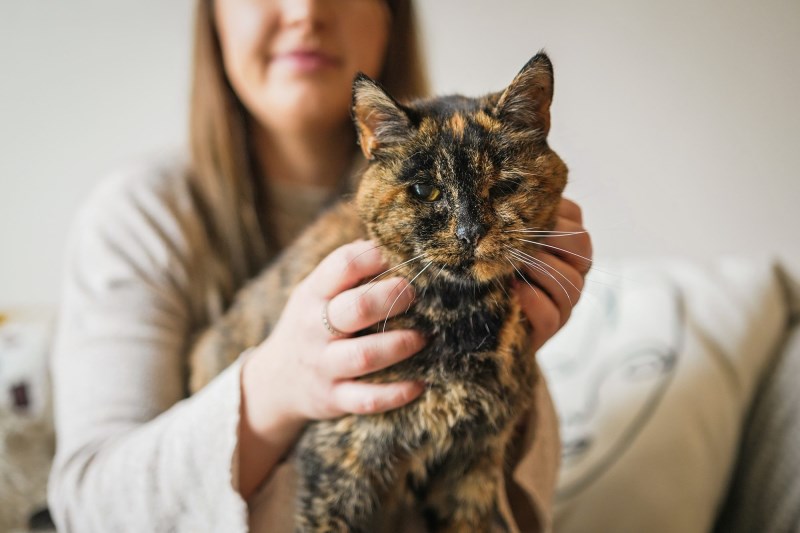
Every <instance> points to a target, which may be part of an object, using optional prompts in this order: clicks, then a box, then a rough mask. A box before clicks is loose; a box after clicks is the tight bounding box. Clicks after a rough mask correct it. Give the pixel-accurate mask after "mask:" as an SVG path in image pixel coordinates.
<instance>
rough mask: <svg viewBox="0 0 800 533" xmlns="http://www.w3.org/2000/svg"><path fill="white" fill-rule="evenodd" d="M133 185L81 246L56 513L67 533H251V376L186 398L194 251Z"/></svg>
mask: <svg viewBox="0 0 800 533" xmlns="http://www.w3.org/2000/svg"><path fill="white" fill-rule="evenodd" d="M130 181H131V180H126V181H124V183H123V182H120V180H112V182H111V183H110V184H106V185H104V186H103V187H102V188H101V190H100V191H99V192H97V193H95V195H94V196H93V197H92V199H91V200H90V201H89V202H88V203H87V204H86V205H85V206H84V208H83V210H82V211H81V213H80V215H79V217H78V219H77V222H76V224H75V225H74V227H73V231H72V237H71V240H70V243H69V245H68V253H67V266H66V273H65V278H64V292H63V294H62V303H61V310H60V314H59V325H58V332H57V337H56V342H55V347H54V352H53V356H52V364H51V370H52V378H53V387H54V405H55V419H56V435H57V451H56V458H55V462H54V465H53V469H52V472H51V475H50V484H49V495H48V497H49V504H50V509H51V513H52V515H53V518H54V520H55V522H56V524H57V526H58V529H59V531H64V532H70V531H78V532H81V533H91V532H108V531H120V532H125V531H131V532H141V531H154V532H158V531H192V532H202V531H226V532H234V533H235V532H239V531H247V519H248V515H247V506H246V504H245V502H244V501H243V500H242V498H241V497H240V495H239V493H238V491H237V479H236V476H235V474H236V472H237V469H238V467H237V465H236V461H237V450H236V448H237V429H238V422H239V418H238V417H239V401H240V396H241V390H240V367H241V364H240V362H237V363H235V364H233V365H232V366H231V367H229V368H228V369H227V370H226V371H224V372H223V373H222V374H220V375H219V376H218V377H217V378H216V379H215V380H214V381H213V382H212V383H210V384H209V386H208V387H206V388H205V389H204V390H203V391H201V392H200V393H199V394H197V395H195V396H192V397H191V398H188V399H184V384H185V368H184V367H185V350H186V349H187V339H188V338H189V331H190V328H191V319H190V314H191V313H190V310H189V307H190V306H189V303H188V300H189V296H188V292H189V291H190V288H189V286H188V285H187V283H188V281H187V280H189V279H190V278H191V275H190V271H189V269H188V268H189V267H188V266H187V261H186V257H185V255H186V254H185V253H184V252H185V248H186V246H187V245H186V243H185V242H183V241H182V238H181V223H180V220H178V219H176V217H175V216H174V214H173V213H172V212H171V211H170V207H169V205H167V204H168V202H167V203H166V204H165V202H164V201H163V198H160V197H159V195H158V194H156V193H153V192H152V191H151V192H145V193H141V194H140V193H138V192H137V193H135V194H134V193H132V191H133V190H135V191H139V190H140V189H142V187H141V186H138V185H135V186H134V187H133V188H131V187H130V186H129V185H130ZM144 189H146V187H144ZM178 218H179V217H178Z"/></svg>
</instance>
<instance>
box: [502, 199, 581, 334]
mask: <svg viewBox="0 0 800 533" xmlns="http://www.w3.org/2000/svg"><path fill="white" fill-rule="evenodd" d="M553 230H554V232H559V233H561V234H560V235H551V236H548V237H545V238H542V239H541V240H540V241H539V244H533V245H532V246H530V247H529V248H528V250H529V255H528V256H527V257H525V258H524V259H525V260H524V262H525V263H527V264H526V265H525V270H526V276H527V278H528V281H529V282H530V286H529V285H528V284H526V283H525V282H519V283H517V284H516V285H517V287H516V289H517V291H518V295H519V298H520V304H521V305H522V310H523V312H524V313H525V315H526V316H527V317H528V320H529V321H530V323H531V325H532V326H533V343H534V345H535V347H536V348H537V349H538V348H539V347H541V346H542V344H544V343H545V342H546V341H547V340H548V339H549V338H550V337H552V336H553V335H554V334H555V333H556V332H557V331H558V330H559V329H560V328H561V326H563V325H564V323H566V321H567V319H568V318H569V316H570V314H571V313H572V308H573V307H574V306H575V304H576V303H577V302H578V299H579V298H580V295H581V291H582V290H583V285H584V276H585V275H586V273H587V272H588V271H589V269H590V268H591V264H592V241H591V238H590V237H589V234H588V233H587V232H586V230H585V229H584V227H583V214H582V213H581V208H580V207H579V206H578V204H576V203H575V202H573V201H571V200H568V199H566V198H564V199H562V200H561V203H560V204H559V207H558V218H557V219H556V226H555V228H553ZM519 259H520V261H522V258H519Z"/></svg>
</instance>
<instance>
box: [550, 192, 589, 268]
mask: <svg viewBox="0 0 800 533" xmlns="http://www.w3.org/2000/svg"><path fill="white" fill-rule="evenodd" d="M553 229H554V231H558V232H563V233H566V235H560V236H551V237H545V238H543V239H542V240H541V243H542V244H541V245H539V246H537V248H540V249H541V250H542V251H546V252H548V253H551V254H552V255H555V256H557V257H560V258H561V259H563V260H564V261H566V262H567V263H569V264H570V265H572V266H573V267H574V268H575V269H576V270H577V271H578V272H580V273H581V274H582V275H586V273H587V272H589V269H590V268H591V266H592V253H593V252H592V239H591V237H590V236H589V233H588V232H587V231H586V229H585V228H584V227H583V221H582V215H581V211H580V208H579V207H578V206H577V205H576V204H575V203H574V202H571V201H569V200H566V199H564V200H562V201H561V205H560V206H559V216H558V219H557V220H556V227H555V228H553Z"/></svg>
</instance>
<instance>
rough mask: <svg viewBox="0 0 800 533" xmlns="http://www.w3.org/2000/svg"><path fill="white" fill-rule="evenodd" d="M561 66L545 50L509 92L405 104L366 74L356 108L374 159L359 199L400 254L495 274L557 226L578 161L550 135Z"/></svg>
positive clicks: (454, 275) (435, 269)
mask: <svg viewBox="0 0 800 533" xmlns="http://www.w3.org/2000/svg"><path fill="white" fill-rule="evenodd" d="M552 98H553V68H552V65H551V63H550V60H549V59H548V57H547V56H546V55H545V54H543V53H539V54H537V55H536V56H535V57H533V58H532V59H531V60H530V61H528V63H527V64H526V65H525V66H524V67H523V68H522V70H521V71H520V72H519V74H517V76H516V77H515V78H514V80H513V81H512V82H511V84H510V85H509V86H508V87H507V88H506V89H505V90H504V91H501V92H499V93H494V94H490V95H488V96H485V97H481V98H466V97H463V96H447V97H441V98H431V99H425V100H417V101H413V102H410V103H407V104H401V103H399V102H397V101H396V100H394V99H393V98H392V97H391V96H390V95H389V94H387V93H386V91H385V90H384V89H382V88H381V87H380V86H379V85H378V84H377V83H376V82H374V81H373V80H371V79H369V78H368V77H367V76H364V75H359V76H357V77H356V80H355V82H354V84H353V119H354V121H355V124H356V128H357V129H358V134H359V142H360V145H361V149H362V151H363V152H364V155H365V156H366V158H367V159H368V161H369V165H368V167H367V169H366V171H365V172H364V175H363V176H362V178H361V184H360V186H359V189H358V194H357V199H356V203H357V205H358V209H359V213H360V215H361V217H362V218H363V220H364V221H365V223H366V225H367V229H368V232H369V234H370V237H371V238H372V239H374V240H375V241H377V242H378V244H380V245H382V246H383V247H384V250H385V254H386V255H387V256H389V258H390V259H391V260H392V261H393V262H398V263H399V262H402V261H406V260H411V259H412V258H416V259H414V260H413V261H411V262H410V263H409V264H412V265H414V267H415V270H417V271H419V270H420V269H421V268H422V267H424V266H426V265H429V267H428V269H427V270H428V271H429V272H430V273H433V274H435V275H439V276H442V277H443V278H444V279H450V280H453V281H462V282H467V283H470V282H472V283H475V282H477V283H481V284H482V283H486V282H489V281H491V280H493V279H497V278H501V277H504V276H507V275H509V274H511V273H513V272H514V266H513V265H512V263H515V264H519V261H518V260H517V259H515V257H514V256H515V252H512V251H511V250H512V249H514V248H516V249H517V250H520V249H521V250H523V251H524V250H526V249H527V250H528V251H530V246H528V245H527V244H526V243H525V242H524V241H522V240H521V239H527V240H532V239H531V237H530V235H535V233H533V231H532V230H551V229H552V227H553V225H554V223H555V213H556V207H557V205H558V202H559V199H560V197H561V191H562V190H563V189H564V186H565V184H566V180H567V168H566V165H564V163H563V162H562V161H561V159H560V158H559V157H558V155H556V153H555V152H553V151H552V150H551V149H550V148H549V146H548V144H547V134H548V131H549V129H550V103H551V101H552Z"/></svg>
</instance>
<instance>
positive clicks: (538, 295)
mask: <svg viewBox="0 0 800 533" xmlns="http://www.w3.org/2000/svg"><path fill="white" fill-rule="evenodd" d="M506 261H508V263H509V264H510V265H511V266H512V268H513V269H514V270H516V271H517V274H519V277H521V278H522V281H524V282H525V283H527V284H528V287H530V288H531V290H532V291H533V293H534V294H535V295H536V297H537V298H541V297H542V295H541V294H539V291H537V290H536V289H535V288H534V287H533V285H531V282H530V281H528V279H527V278H526V277H525V276H524V275H522V272H520V271H519V269H518V268H517V265H515V264H514V262H513V261H511V259H509V258H508V257H506Z"/></svg>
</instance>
